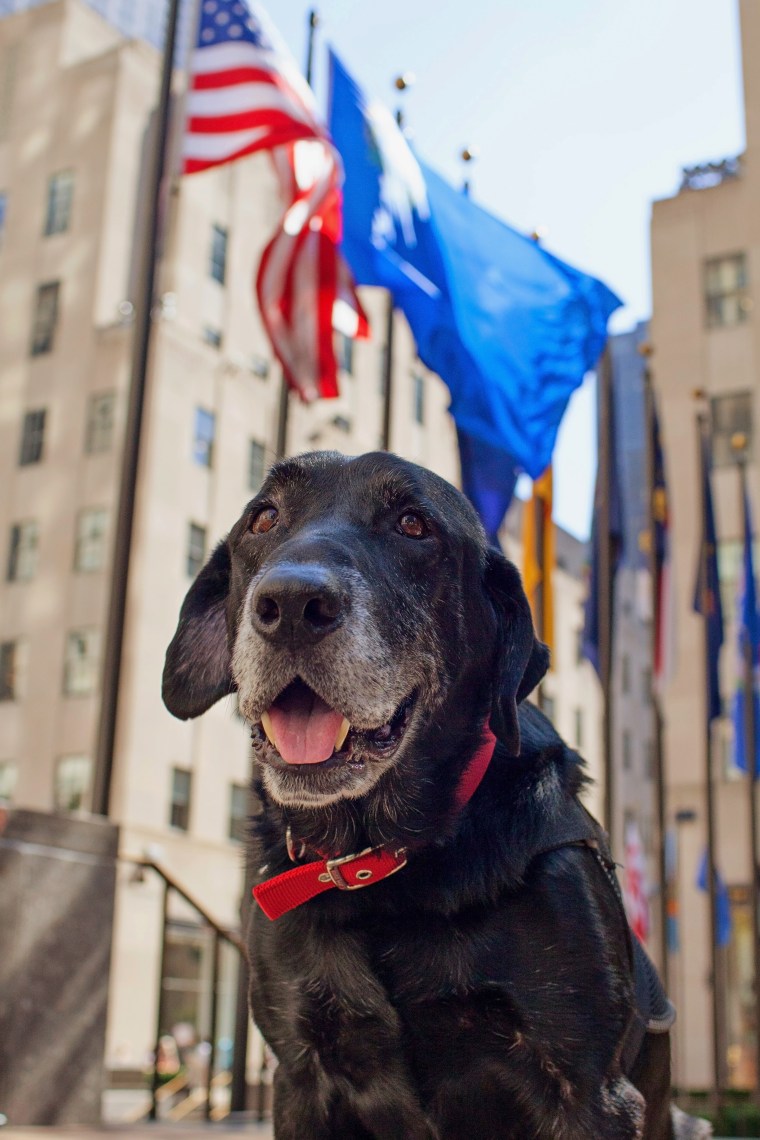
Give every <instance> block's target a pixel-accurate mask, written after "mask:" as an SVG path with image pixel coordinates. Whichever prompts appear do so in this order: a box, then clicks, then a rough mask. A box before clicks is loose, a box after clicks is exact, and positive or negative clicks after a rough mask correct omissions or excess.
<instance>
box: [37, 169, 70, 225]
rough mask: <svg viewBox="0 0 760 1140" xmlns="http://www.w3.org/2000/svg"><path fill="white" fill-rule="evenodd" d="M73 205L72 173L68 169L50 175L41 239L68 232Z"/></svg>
mask: <svg viewBox="0 0 760 1140" xmlns="http://www.w3.org/2000/svg"><path fill="white" fill-rule="evenodd" d="M73 203H74V171H73V170H72V169H70V168H69V169H67V170H58V171H56V172H55V174H51V175H50V176H49V178H48V184H47V199H46V206H45V226H44V228H43V231H42V235H43V237H53V236H54V235H55V234H65V233H67V232H68V230H69V229H70V227H71V211H72V206H73Z"/></svg>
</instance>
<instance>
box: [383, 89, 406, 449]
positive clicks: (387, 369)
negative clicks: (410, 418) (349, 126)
mask: <svg viewBox="0 0 760 1140" xmlns="http://www.w3.org/2000/svg"><path fill="white" fill-rule="evenodd" d="M413 83H414V76H413V75H411V74H410V73H405V74H403V75H397V76H396V78H395V79H394V80H393V86H394V87H395V88H396V90H397V91H408V89H409V88H410V87H411V85H412V84H413ZM396 124H397V125H398V129H399V130H400V131H403V129H404V112H403V111H402V110H401V108H400V107H398V108H397V109H396ZM394 314H395V306H394V303H393V294H392V293H391V291H390V290H388V301H387V308H386V311H385V359H384V360H383V426H382V433H381V436H380V446H381V447H382V449H383V451H390V449H391V416H392V411H393V339H394V337H393V333H394V325H395V316H394Z"/></svg>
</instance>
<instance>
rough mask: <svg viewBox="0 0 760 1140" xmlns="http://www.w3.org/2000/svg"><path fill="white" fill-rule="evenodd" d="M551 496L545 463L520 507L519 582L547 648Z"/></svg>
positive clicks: (551, 623)
mask: <svg viewBox="0 0 760 1140" xmlns="http://www.w3.org/2000/svg"><path fill="white" fill-rule="evenodd" d="M552 498H553V478H552V469H551V467H547V468H546V470H545V471H544V473H543V475H542V476H541V477H540V478H539V479H534V480H533V494H532V496H531V498H530V499H529V501H528V502H527V503H526V504H525V509H524V511H523V536H522V537H523V585H524V586H525V593H526V594H527V595H528V601H529V602H530V608H531V612H532V614H533V621H534V622H535V624H536V631H537V633H538V636H539V637H540V638H541V640H542V641H545V642H546V644H547V645H548V646H549V648H550V649H551V650H553V649H554V591H553V586H552V581H553V575H554V563H555V541H554V523H553V521H552ZM539 587H540V590H539Z"/></svg>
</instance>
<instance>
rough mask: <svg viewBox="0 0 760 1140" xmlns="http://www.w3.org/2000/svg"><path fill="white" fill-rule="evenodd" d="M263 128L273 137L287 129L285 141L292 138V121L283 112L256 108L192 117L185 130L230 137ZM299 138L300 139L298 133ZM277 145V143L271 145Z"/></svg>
mask: <svg viewBox="0 0 760 1140" xmlns="http://www.w3.org/2000/svg"><path fill="white" fill-rule="evenodd" d="M260 126H265V127H266V128H267V129H268V130H269V132H270V133H271V134H272V136H273V137H274V136H275V135H276V134H277V132H278V131H279V130H281V129H282V128H283V127H285V128H288V130H287V139H288V140H289V139H290V138H292V137H293V132H292V126H293V120H292V117H291V116H290V115H288V114H287V113H286V112H285V111H276V110H271V109H270V108H269V107H257V108H255V109H253V110H250V111H249V110H244V111H235V112H233V113H232V114H229V115H214V116H211V115H209V116H205V117H202V118H198V117H193V118H190V119H188V122H187V129H188V133H189V134H191V135H213V134H222V135H230V134H235V133H236V132H240V131H246V130H249V129H250V128H251V127H260ZM298 137H299V138H301V137H302V134H301V132H300V131H299V136H298ZM272 145H273V146H276V145H278V144H277V142H274V143H272Z"/></svg>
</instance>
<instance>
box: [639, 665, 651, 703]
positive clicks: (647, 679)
mask: <svg viewBox="0 0 760 1140" xmlns="http://www.w3.org/2000/svg"><path fill="white" fill-rule="evenodd" d="M641 699H642V701H645V702H646V701H650V700H651V699H652V670H651V669H642V670H641Z"/></svg>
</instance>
